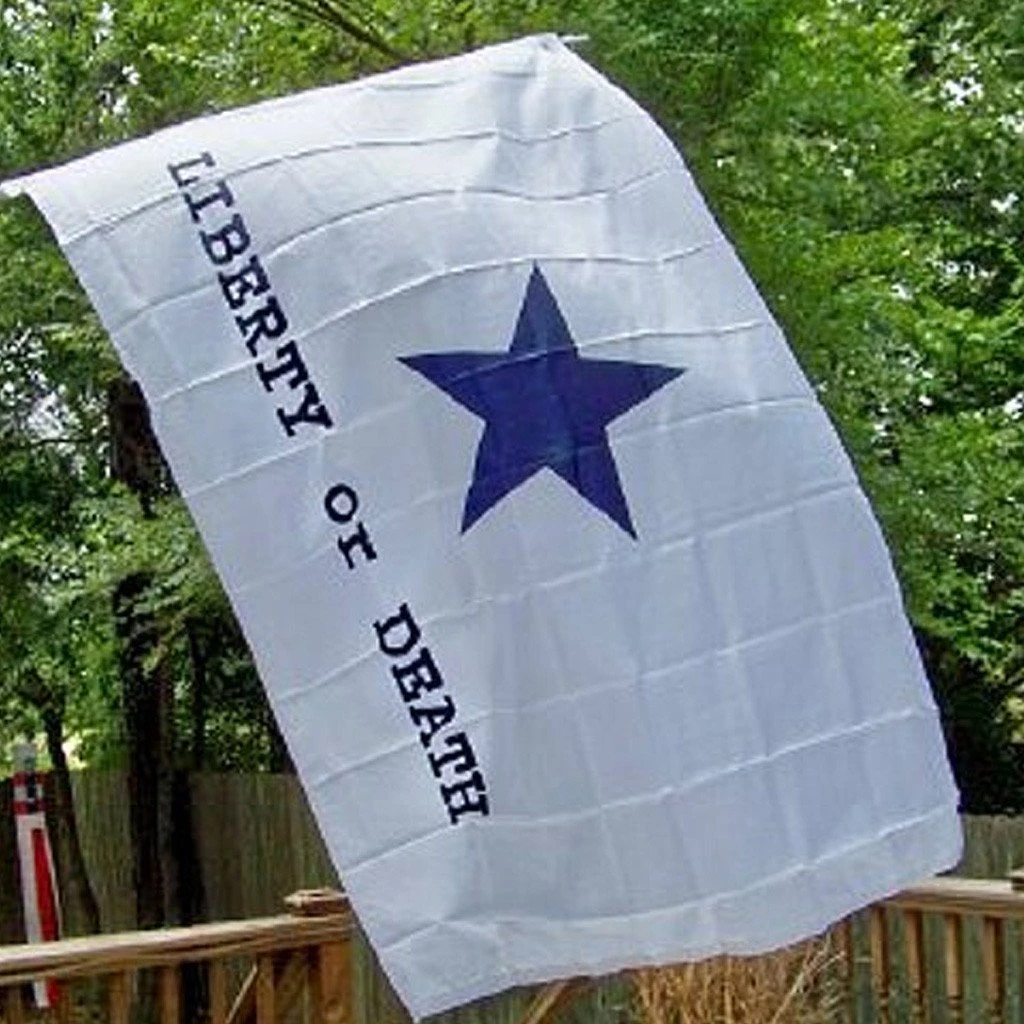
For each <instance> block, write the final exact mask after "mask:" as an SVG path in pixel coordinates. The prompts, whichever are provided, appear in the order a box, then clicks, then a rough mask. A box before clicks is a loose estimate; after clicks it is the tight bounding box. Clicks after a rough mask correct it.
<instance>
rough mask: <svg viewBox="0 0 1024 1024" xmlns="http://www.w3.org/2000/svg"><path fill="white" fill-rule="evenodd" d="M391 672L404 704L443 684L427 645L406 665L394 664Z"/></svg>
mask: <svg viewBox="0 0 1024 1024" xmlns="http://www.w3.org/2000/svg"><path fill="white" fill-rule="evenodd" d="M403 607H404V605H403ZM402 653H403V654H405V653H406V652H405V651H403V652H402ZM391 674H392V676H394V678H395V682H396V683H397V684H398V692H399V693H400V694H401V695H402V700H404V701H405V702H406V704H408V703H409V702H410V701H413V700H416V699H418V698H419V697H420V696H421V695H422V694H424V693H426V692H427V691H428V690H437V689H439V688H440V687H442V686H444V678H443V677H442V675H441V671H440V669H438V667H437V664H436V663H435V661H434V656H433V655H432V654H431V653H430V648H429V647H421V648H420V650H419V653H418V654H417V655H416V657H415V658H413V660H412V661H410V662H409V664H408V665H395V666H394V667H393V668H392V669H391Z"/></svg>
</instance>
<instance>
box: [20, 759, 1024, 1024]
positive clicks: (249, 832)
mask: <svg viewBox="0 0 1024 1024" xmlns="http://www.w3.org/2000/svg"><path fill="white" fill-rule="evenodd" d="M72 785H73V790H74V796H75V805H76V808H77V810H78V818H79V827H80V830H81V834H82V845H83V850H84V854H85V860H86V864H87V866H88V869H89V874H90V877H91V878H92V881H93V885H94V887H95V889H96V895H97V898H98V900H99V904H100V911H101V916H102V922H103V930H104V931H106V932H111V931H129V930H131V929H133V928H135V927H136V922H135V906H134V897H133V894H132V884H131V863H130V860H129V858H128V857H127V856H126V855H125V851H126V850H127V848H128V844H129V839H128V809H127V790H126V786H125V778H124V775H123V774H122V773H120V772H106V771H90V772H76V773H74V775H73V776H72ZM190 786H191V792H192V807H193V812H192V813H193V823H194V827H195V833H196V838H197V847H198V856H199V866H200V874H201V877H202V882H203V891H204V895H205V902H206V906H205V914H204V916H205V918H206V919H207V920H211V921H218V920H229V919H234V918H247V917H262V916H266V915H271V914H275V913H277V912H278V911H279V909H280V899H281V894H282V893H288V892H294V891H296V890H298V889H310V888H317V887H322V886H327V887H335V888H336V887H337V886H338V884H339V880H338V878H337V875H336V873H335V871H334V869H333V867H332V866H331V862H330V859H329V857H328V856H327V851H326V849H325V847H324V844H323V841H322V839H321V838H320V833H319V831H318V830H317V827H316V823H315V821H314V820H313V816H312V814H311V813H310V811H309V808H308V805H307V804H306V799H305V796H304V794H303V792H302V787H301V786H300V785H299V783H298V781H297V779H296V778H295V776H292V775H216V774H203V775H195V776H193V777H192V778H191V781H190ZM964 832H965V853H964V859H963V862H962V863H961V866H960V869H959V871H958V874H961V875H964V876H967V877H974V878H999V879H1005V878H1006V877H1007V875H1008V873H1009V872H1010V871H1011V870H1012V869H1014V868H1016V867H1021V866H1024V817H1021V818H1006V817H998V818H997V817H991V818H981V817H967V818H965V819H964ZM15 870H16V869H15V858H14V826H13V819H12V817H11V804H10V785H9V783H0V943H4V942H16V941H18V940H19V939H21V937H22V934H23V933H22V930H21V923H20V922H21V916H20V913H21V912H20V906H19V902H18V899H19V897H18V889H17V877H16V874H15ZM65 916H66V922H65V923H66V925H67V931H68V933H69V934H72V935H75V934H81V933H82V931H83V928H82V926H81V921H80V920H79V919H78V916H77V913H76V909H75V908H74V907H68V908H67V910H66V915H65ZM1022 1024H1024V1022H1022Z"/></svg>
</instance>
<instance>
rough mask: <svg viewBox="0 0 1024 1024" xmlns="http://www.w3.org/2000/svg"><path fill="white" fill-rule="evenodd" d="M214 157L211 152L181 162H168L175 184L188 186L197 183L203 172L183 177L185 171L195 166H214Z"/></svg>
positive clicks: (181, 186)
mask: <svg viewBox="0 0 1024 1024" xmlns="http://www.w3.org/2000/svg"><path fill="white" fill-rule="evenodd" d="M213 166H214V163H213V157H212V156H210V154H209V153H200V154H199V156H197V157H194V158H193V159H192V160H183V161H182V162H181V163H180V164H168V165H167V170H169V171H170V172H171V177H172V178H173V179H174V184H175V185H177V186H178V188H188V186H189V185H193V184H195V183H196V182H197V181H198V180H199V179H200V177H201V174H193V175H192V176H191V177H188V178H185V177H183V176H182V175H183V172H185V171H189V170H191V169H192V168H193V167H213Z"/></svg>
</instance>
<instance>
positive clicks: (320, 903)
mask: <svg viewBox="0 0 1024 1024" xmlns="http://www.w3.org/2000/svg"><path fill="white" fill-rule="evenodd" d="M284 904H285V906H286V907H287V908H288V912H289V913H290V914H294V915H295V916H296V917H329V916H330V915H331V914H344V913H346V912H347V911H348V909H349V906H348V897H347V896H346V895H345V894H344V893H343V892H339V891H338V890H337V889H300V890H299V891H298V892H293V893H292V894H291V896H285V898H284Z"/></svg>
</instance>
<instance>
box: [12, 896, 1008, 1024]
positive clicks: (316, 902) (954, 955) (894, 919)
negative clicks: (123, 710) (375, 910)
mask: <svg viewBox="0 0 1024 1024" xmlns="http://www.w3.org/2000/svg"><path fill="white" fill-rule="evenodd" d="M286 903H287V905H288V913H286V914H282V915H280V916H276V917H267V918H260V919H255V920H246V921H230V922H223V923H218V924H207V925H198V926H195V927H191V928H170V929H162V930H157V931H149V932H132V933H123V934H119V935H107V936H94V937H89V938H81V939H66V940H63V941H60V942H53V943H44V944H41V945H32V946H28V945H22V946H5V947H0V997H2V998H0V1009H2V1011H3V1012H2V1016H3V1018H4V1021H5V1024H24V1022H26V1021H27V1020H29V1019H30V1018H31V1016H32V1014H34V1011H32V1012H31V1013H30V1011H29V1008H28V1006H27V1001H26V999H25V996H26V993H27V991H28V990H27V988H26V986H27V985H28V983H29V982H32V981H37V980H39V979H42V978H50V979H54V980H57V981H59V982H62V983H64V986H65V988H67V987H68V986H69V985H72V984H73V983H82V982H83V981H85V980H86V979H93V981H92V988H93V993H94V994H95V992H96V991H97V988H101V989H102V990H103V991H104V993H105V999H104V998H101V1002H105V1004H106V1006H105V1010H103V1011H101V1018H102V1019H107V1020H109V1021H110V1022H111V1024H128V1022H129V1021H130V1020H131V1019H132V1016H133V1013H132V1008H133V1006H137V1005H138V1004H139V1001H140V1000H141V999H143V998H149V999H150V1000H151V1008H152V1009H153V1010H154V1011H155V1012H154V1013H151V1014H150V1015H149V1016H151V1017H152V1016H155V1018H156V1020H158V1021H159V1022H160V1024H182V1021H183V1016H184V1014H183V1001H182V971H183V968H185V966H186V965H189V964H203V965H205V984H204V993H205V995H204V1012H203V1014H202V1020H203V1021H204V1022H207V1021H208V1022H209V1024H271V1022H276V1021H279V1020H282V1019H283V1018H284V1016H285V1013H286V1012H287V1011H289V1010H290V1009H291V1008H292V1007H294V1006H295V1005H296V1003H297V1002H298V1001H299V999H300V998H301V999H302V1000H303V1005H304V1006H305V1008H306V1011H307V1017H306V1019H307V1020H310V1021H311V1022H313V1024H353V1022H354V1020H355V1017H356V1014H355V1009H354V1006H353V967H352V964H353V938H354V935H355V924H354V920H353V917H352V915H351V913H350V911H349V908H348V904H347V901H346V900H345V899H344V897H342V896H340V895H339V894H338V893H332V892H327V891H316V892H306V893H297V894H295V895H294V896H292V897H289V898H288V900H286ZM1022 921H1024V884H1022V881H1021V880H1018V879H1011V880H1007V881H1003V882H1001V881H987V880H977V879H961V878H943V879H935V880H933V881H930V882H926V883H924V884H922V885H918V886H914V887H913V888H910V889H907V890H905V891H903V892H901V893H899V894H897V895H896V896H893V897H892V898H890V899H888V900H885V901H883V902H881V903H878V904H875V905H874V906H872V907H870V908H869V909H868V910H866V911H864V912H862V913H861V914H859V915H856V916H855V917H854V918H851V919H850V920H849V921H846V922H844V923H843V924H842V925H840V926H839V934H840V936H841V937H842V940H843V941H844V943H845V947H846V948H845V957H844V963H845V972H844V977H845V983H846V985H847V990H848V993H849V999H848V1001H847V1002H848V1005H849V1007H850V1013H851V1017H852V1018H853V1019H854V1020H855V1021H860V1022H863V1021H879V1022H887V1024H898V1022H900V1021H907V1022H925V1021H933V1020H939V1021H949V1020H960V1021H964V1022H965V1024H970V1022H973V1021H974V1020H978V1021H979V1022H980V1021H982V1020H985V1021H995V1022H1003V1021H1007V1022H1009V1021H1020V1020H1022V1019H1024V1012H1022V1010H1024V1007H1022V1006H1021V1001H1022V998H1024V996H1022V989H1024V966H1022V965H1024V946H1022V943H1021V929H1020V924H1019V923H1020V922H1022ZM241 961H244V962H246V963H249V964H251V966H250V967H249V969H248V971H247V972H245V973H243V974H239V970H238V964H239V962H241ZM229 965H230V966H229ZM147 976H148V977H150V978H153V977H155V984H152V983H151V984H150V985H149V987H148V989H147V988H146V986H145V985H141V984H140V982H139V979H140V978H143V977H147ZM233 978H234V979H235V980H232V979H233ZM95 979H99V986H97V982H96V980H95ZM587 984H588V983H587V982H585V981H582V980H580V979H575V980H569V981H563V982H557V983H553V984H551V985H548V986H546V987H545V988H543V989H541V990H540V991H539V992H538V993H537V995H536V996H535V998H534V1000H533V1002H532V1004H530V1006H529V1007H528V1009H527V1012H526V1014H525V1016H523V1017H522V1018H521V1019H522V1021H523V1024H545V1022H547V1024H550V1022H551V1021H552V1020H553V1019H554V1018H555V1016H557V1014H558V1013H559V1012H560V1010H561V1009H562V1008H563V1007H564V1006H565V1005H566V1003H567V1002H569V1001H571V1000H572V999H573V998H574V997H575V996H576V995H577V994H579V993H580V992H581V991H584V990H585V989H586V988H587ZM147 991H148V993H149V995H148V996H145V995H144V993H145V992H147ZM70 1006H71V1000H70V999H67V998H64V999H62V1000H61V1001H60V1002H59V1003H58V1005H57V1006H56V1007H55V1008H54V1009H53V1010H52V1011H50V1016H51V1017H52V1018H53V1019H55V1020H57V1021H58V1022H60V1024H63V1022H65V1021H70V1020H71V1019H72V1013H71V1010H70ZM188 1024H193V1022H192V1021H189V1022H188Z"/></svg>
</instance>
